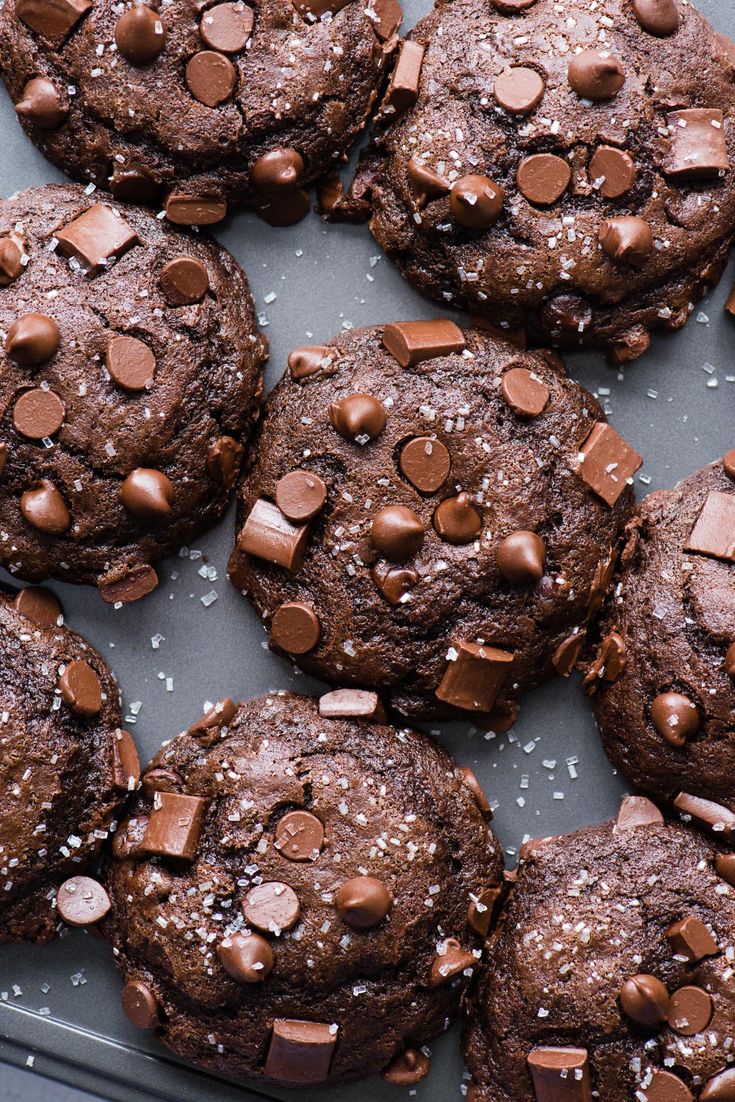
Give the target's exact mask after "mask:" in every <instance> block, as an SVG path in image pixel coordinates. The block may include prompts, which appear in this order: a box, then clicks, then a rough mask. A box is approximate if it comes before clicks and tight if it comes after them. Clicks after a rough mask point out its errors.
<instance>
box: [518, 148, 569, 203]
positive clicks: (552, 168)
mask: <svg viewBox="0 0 735 1102" xmlns="http://www.w3.org/2000/svg"><path fill="white" fill-rule="evenodd" d="M571 179H572V170H571V168H570V167H569V164H568V163H567V161H565V160H564V159H563V157H556V156H555V155H554V154H553V153H534V154H532V155H531V156H530V157H524V158H523V160H522V161H521V163H520V164H519V165H518V171H517V172H516V183H517V184H518V187H519V189H520V191H521V193H522V194H523V195H524V196H525V197H526V199H528V201H529V203H535V204H536V205H537V206H540V207H546V206H549V205H550V204H551V203H555V202H556V201H557V199H560V198H561V196H562V195H563V194H564V192H565V191H566V190H567V188H568V187H569V183H570V181H571Z"/></svg>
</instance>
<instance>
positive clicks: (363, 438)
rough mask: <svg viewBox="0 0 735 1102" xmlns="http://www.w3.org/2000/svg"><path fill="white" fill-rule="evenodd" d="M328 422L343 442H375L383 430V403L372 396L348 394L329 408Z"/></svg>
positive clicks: (384, 419)
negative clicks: (341, 437) (342, 438)
mask: <svg viewBox="0 0 735 1102" xmlns="http://www.w3.org/2000/svg"><path fill="white" fill-rule="evenodd" d="M329 420H330V422H331V423H332V425H333V426H334V428H335V429H336V430H337V432H338V433H339V434H340V436H344V438H345V440H354V441H356V442H357V443H359V444H366V443H367V442H368V440H375V438H376V437H378V436H380V434H381V432H382V431H383V429H384V428H385V424H386V420H387V418H386V413H385V409H384V407H383V403H382V402H379V401H378V399H377V398H374V397H373V396H372V394H350V396H349V397H348V398H342V399H340V401H338V402H332V404H331V406H330V407H329Z"/></svg>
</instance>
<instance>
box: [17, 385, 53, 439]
mask: <svg viewBox="0 0 735 1102" xmlns="http://www.w3.org/2000/svg"><path fill="white" fill-rule="evenodd" d="M64 413H65V411H64V403H63V402H62V400H61V398H59V396H58V394H54V392H53V390H44V388H43V387H37V388H35V389H34V390H26V391H25V392H24V393H23V394H21V396H20V398H19V399H18V401H17V402H16V403H15V405H14V406H13V428H14V429H15V431H16V432H18V433H20V435H21V436H25V437H27V438H28V439H29V440H46V439H48V438H49V437H50V436H54V435H55V434H56V433H57V432H58V431H59V429H60V428H61V426H62V425H63V424H64Z"/></svg>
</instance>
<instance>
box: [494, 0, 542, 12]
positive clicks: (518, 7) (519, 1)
mask: <svg viewBox="0 0 735 1102" xmlns="http://www.w3.org/2000/svg"><path fill="white" fill-rule="evenodd" d="M491 2H492V5H493V7H494V8H497V10H498V11H500V12H502V13H503V15H518V14H519V13H520V12H522V11H527V10H528V8H532V7H533V5H534V4H535V3H536V0H491Z"/></svg>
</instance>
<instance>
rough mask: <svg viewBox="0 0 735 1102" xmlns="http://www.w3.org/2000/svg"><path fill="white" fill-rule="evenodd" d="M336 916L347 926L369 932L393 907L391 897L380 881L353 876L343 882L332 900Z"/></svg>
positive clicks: (371, 877)
mask: <svg viewBox="0 0 735 1102" xmlns="http://www.w3.org/2000/svg"><path fill="white" fill-rule="evenodd" d="M334 905H335V907H336V909H337V914H338V915H339V917H340V918H341V919H342V921H343V922H346V923H347V925H348V926H354V927H355V928H356V929H358V930H369V929H372V927H373V926H378V925H379V924H380V923H381V922H382V921H383V919H384V918H385V916H386V915H387V914H388V912H389V911H390V909H391V907H392V906H393V896H392V895H391V893H390V892H389V891H388V889H387V888H386V886H385V884H384V883H383V882H382V880H376V879H375V877H373V876H355V877H353V879H352V880H345V881H344V883H343V884H340V886H339V888H338V889H337V894H336V896H335V898H334Z"/></svg>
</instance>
